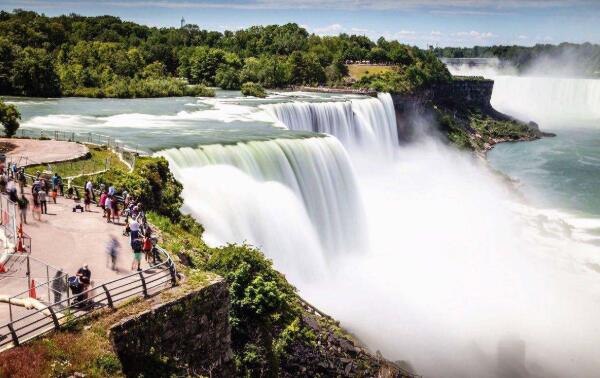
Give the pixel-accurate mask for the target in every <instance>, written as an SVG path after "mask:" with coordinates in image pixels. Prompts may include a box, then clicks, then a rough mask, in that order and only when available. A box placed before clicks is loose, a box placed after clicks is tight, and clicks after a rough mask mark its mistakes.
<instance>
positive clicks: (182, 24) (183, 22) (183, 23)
mask: <svg viewBox="0 0 600 378" xmlns="http://www.w3.org/2000/svg"><path fill="white" fill-rule="evenodd" d="M184 26H185V18H183V17H181V27H184Z"/></svg>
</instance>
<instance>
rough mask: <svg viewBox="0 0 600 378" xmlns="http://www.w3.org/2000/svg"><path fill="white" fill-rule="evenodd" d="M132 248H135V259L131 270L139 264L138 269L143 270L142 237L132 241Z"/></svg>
mask: <svg viewBox="0 0 600 378" xmlns="http://www.w3.org/2000/svg"><path fill="white" fill-rule="evenodd" d="M131 248H132V249H133V261H132V262H131V270H134V269H135V266H136V264H137V271H138V272H141V271H142V266H141V265H142V242H141V241H140V239H135V240H134V241H133V242H132V243H131Z"/></svg>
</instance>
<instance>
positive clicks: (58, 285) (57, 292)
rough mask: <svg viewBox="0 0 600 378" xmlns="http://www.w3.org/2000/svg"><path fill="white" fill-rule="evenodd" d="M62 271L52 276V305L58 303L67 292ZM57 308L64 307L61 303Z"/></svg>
mask: <svg viewBox="0 0 600 378" xmlns="http://www.w3.org/2000/svg"><path fill="white" fill-rule="evenodd" d="M64 275H65V274H64V273H63V271H62V269H59V270H57V271H56V274H55V275H54V280H52V285H51V287H52V293H53V294H54V303H55V304H56V303H59V302H60V301H61V300H62V295H63V293H65V292H66V291H67V289H68V288H67V283H66V282H65V277H64ZM58 306H59V307H64V306H63V305H62V303H60V304H59V305H58Z"/></svg>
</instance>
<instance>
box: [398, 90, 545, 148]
mask: <svg viewBox="0 0 600 378" xmlns="http://www.w3.org/2000/svg"><path fill="white" fill-rule="evenodd" d="M493 88H494V82H493V80H487V79H481V78H454V79H453V80H452V81H450V82H448V83H441V84H438V85H435V86H433V87H431V88H428V89H426V90H423V91H420V92H419V93H416V94H411V95H398V94H396V95H392V98H393V101H394V107H395V110H396V120H397V124H398V133H399V138H400V141H401V142H406V141H410V140H412V139H414V138H415V136H416V135H418V134H419V132H431V130H425V129H424V128H425V125H427V124H433V125H437V130H438V131H441V132H442V134H444V135H446V136H447V137H448V139H449V140H450V141H451V142H452V143H454V144H456V145H458V146H459V147H461V148H467V149H473V150H476V151H485V150H489V149H490V148H492V146H493V145H495V144H496V143H500V142H506V141H519V140H533V139H538V138H540V137H542V136H550V135H549V134H545V133H542V132H540V130H539V128H538V126H537V125H536V124H535V123H533V122H529V123H524V122H522V121H520V120H516V119H514V118H512V117H509V116H507V115H505V114H502V113H500V112H498V111H496V110H495V109H494V108H493V107H492V105H491V103H490V100H491V98H492V91H493ZM422 120H426V121H427V122H425V123H424V122H421V121H422Z"/></svg>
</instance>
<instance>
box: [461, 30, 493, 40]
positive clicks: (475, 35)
mask: <svg viewBox="0 0 600 378" xmlns="http://www.w3.org/2000/svg"><path fill="white" fill-rule="evenodd" d="M454 35H455V36H457V37H468V38H471V39H489V38H492V37H495V35H494V34H493V33H492V32H478V31H476V30H471V31H468V32H466V31H463V32H457V33H454Z"/></svg>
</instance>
